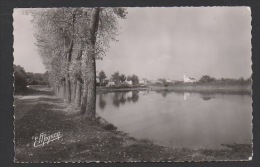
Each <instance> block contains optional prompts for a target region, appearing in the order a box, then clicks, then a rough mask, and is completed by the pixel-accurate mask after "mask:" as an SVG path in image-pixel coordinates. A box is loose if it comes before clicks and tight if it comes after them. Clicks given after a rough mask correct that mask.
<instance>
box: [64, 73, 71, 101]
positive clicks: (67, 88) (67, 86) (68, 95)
mask: <svg viewBox="0 0 260 167" xmlns="http://www.w3.org/2000/svg"><path fill="white" fill-rule="evenodd" d="M65 86H66V100H67V102H68V103H70V102H71V83H70V76H69V74H67V77H66V84H65Z"/></svg>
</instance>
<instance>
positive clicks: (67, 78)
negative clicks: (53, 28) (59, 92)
mask: <svg viewBox="0 0 260 167" xmlns="http://www.w3.org/2000/svg"><path fill="white" fill-rule="evenodd" d="M75 19H76V14H73V15H72V37H71V41H70V47H69V49H68V53H67V68H68V70H69V66H70V62H71V59H72V52H73V46H74V39H73V38H74V25H75ZM66 94H67V95H66V97H67V102H68V103H70V102H71V81H70V74H69V71H68V72H67V76H66Z"/></svg>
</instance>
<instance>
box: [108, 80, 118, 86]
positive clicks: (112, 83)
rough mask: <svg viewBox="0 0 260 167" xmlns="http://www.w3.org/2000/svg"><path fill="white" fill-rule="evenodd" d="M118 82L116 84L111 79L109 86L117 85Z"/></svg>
mask: <svg viewBox="0 0 260 167" xmlns="http://www.w3.org/2000/svg"><path fill="white" fill-rule="evenodd" d="M115 85H116V84H115V82H113V81H109V82H108V83H107V86H115Z"/></svg>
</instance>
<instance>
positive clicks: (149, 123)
mask: <svg viewBox="0 0 260 167" xmlns="http://www.w3.org/2000/svg"><path fill="white" fill-rule="evenodd" d="M98 96H99V97H97V105H98V106H97V112H98V113H99V114H100V116H101V117H103V118H105V119H106V120H107V121H109V122H111V123H113V124H114V125H115V126H116V127H118V129H119V130H121V131H124V132H126V133H129V134H130V135H131V136H133V137H136V138H140V139H143V138H147V139H149V140H153V141H154V142H155V143H157V144H159V145H163V146H167V147H173V148H176V147H179V148H184V147H186V148H219V147H221V144H232V143H248V142H247V141H249V143H250V141H251V139H252V134H251V133H252V131H251V121H252V111H251V103H252V101H251V100H252V99H251V96H249V95H240V94H227V93H224V94H223V93H196V92H183V91H182V92H181V91H179V92H175V91H150V92H145V91H128V92H110V93H107V94H106V95H105V94H99V95H98ZM213 99H214V100H213ZM103 110H104V111H103ZM244 141H245V142H244Z"/></svg>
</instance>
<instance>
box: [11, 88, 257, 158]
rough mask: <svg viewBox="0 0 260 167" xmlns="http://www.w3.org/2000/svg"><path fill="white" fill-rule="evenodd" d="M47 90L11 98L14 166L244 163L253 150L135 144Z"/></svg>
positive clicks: (237, 146) (242, 146)
mask: <svg viewBox="0 0 260 167" xmlns="http://www.w3.org/2000/svg"><path fill="white" fill-rule="evenodd" d="M79 113H80V112H79V110H78V109H77V108H76V107H72V106H70V105H68V104H66V103H64V101H63V100H62V99H59V98H57V97H55V96H54V95H53V93H52V91H51V90H50V89H49V88H45V87H40V88H39V87H34V88H29V90H28V92H24V93H23V94H22V95H21V94H20V95H17V96H15V122H14V124H15V162H93V161H101V162H104V161H106V162H107V161H109V162H132V161H153V162H154V161H215V160H248V157H249V156H251V152H252V147H251V145H247V144H232V145H224V146H225V148H224V149H221V150H207V149H199V150H191V149H177V148H166V147H162V146H158V145H155V144H154V143H153V142H152V141H150V140H148V139H142V140H137V139H135V138H133V137H131V136H129V135H128V134H126V133H124V132H121V131H118V130H117V128H116V127H115V126H114V125H113V124H111V123H108V122H106V120H104V119H102V118H100V117H97V119H95V120H90V119H88V118H86V117H84V116H82V115H81V114H79ZM42 132H44V133H46V134H48V135H51V134H53V133H57V132H61V134H62V136H63V137H62V139H60V140H56V141H53V142H50V143H49V144H47V145H45V146H43V147H34V146H33V143H34V137H35V136H39V134H40V133H42Z"/></svg>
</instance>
